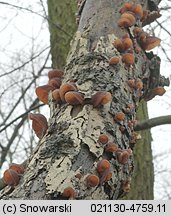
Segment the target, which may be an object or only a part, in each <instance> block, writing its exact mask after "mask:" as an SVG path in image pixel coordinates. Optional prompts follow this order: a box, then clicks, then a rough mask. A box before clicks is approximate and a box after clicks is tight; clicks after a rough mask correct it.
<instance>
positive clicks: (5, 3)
mask: <svg viewBox="0 0 171 216" xmlns="http://www.w3.org/2000/svg"><path fill="white" fill-rule="evenodd" d="M0 4H4V5H7V6H10V7H14V8H17V9H20V10H26V11H28V12H30V13H33V14H36V15H38V16H40V17H42V18H43V19H46V20H48V22H50V23H52V24H53V25H54V26H55V27H56V28H58V29H59V30H60V31H62V32H63V33H64V34H66V35H67V36H68V37H70V38H72V35H70V34H69V33H68V32H67V31H65V29H63V28H61V26H59V25H58V24H56V23H53V22H52V21H51V20H49V18H48V17H44V16H43V15H41V14H39V13H37V12H35V11H33V10H31V9H29V8H24V7H21V6H18V5H13V4H10V3H7V2H2V1H1V2H0Z"/></svg>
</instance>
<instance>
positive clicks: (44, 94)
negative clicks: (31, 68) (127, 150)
mask: <svg viewBox="0 0 171 216" xmlns="http://www.w3.org/2000/svg"><path fill="white" fill-rule="evenodd" d="M52 90H54V87H52V86H50V85H43V86H39V87H37V88H36V90H35V92H36V95H37V97H38V98H39V100H40V101H42V102H43V103H44V104H48V94H49V92H50V91H52Z"/></svg>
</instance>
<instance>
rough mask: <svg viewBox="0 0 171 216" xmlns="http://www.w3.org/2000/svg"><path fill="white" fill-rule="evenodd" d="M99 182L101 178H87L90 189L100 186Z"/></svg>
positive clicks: (94, 176) (90, 176)
mask: <svg viewBox="0 0 171 216" xmlns="http://www.w3.org/2000/svg"><path fill="white" fill-rule="evenodd" d="M99 182H100V180H99V177H98V176H96V175H88V176H87V177H86V184H87V186H88V187H96V186H98V184H99Z"/></svg>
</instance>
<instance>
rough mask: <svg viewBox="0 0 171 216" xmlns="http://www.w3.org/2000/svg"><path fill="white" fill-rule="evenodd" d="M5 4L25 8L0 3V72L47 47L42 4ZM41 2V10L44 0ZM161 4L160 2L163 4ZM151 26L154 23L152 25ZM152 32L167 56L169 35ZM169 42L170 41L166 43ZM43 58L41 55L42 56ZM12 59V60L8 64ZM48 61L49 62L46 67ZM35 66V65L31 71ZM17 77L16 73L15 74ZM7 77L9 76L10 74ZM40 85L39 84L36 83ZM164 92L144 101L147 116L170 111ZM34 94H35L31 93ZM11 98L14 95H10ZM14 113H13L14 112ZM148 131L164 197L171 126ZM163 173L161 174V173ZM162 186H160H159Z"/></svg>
mask: <svg viewBox="0 0 171 216" xmlns="http://www.w3.org/2000/svg"><path fill="white" fill-rule="evenodd" d="M4 2H6V3H12V4H14V5H20V6H21V7H25V5H26V8H27V10H16V9H14V8H13V7H9V6H4V5H0V11H1V13H0V41H1V43H0V56H1V60H0V61H1V63H0V64H2V65H3V67H2V65H1V66H0V75H1V73H4V72H5V71H6V70H7V71H8V68H9V65H12V66H13V67H15V66H16V67H17V65H18V64H17V62H16V60H17V59H18V57H19V58H20V60H21V62H23V61H24V60H26V59H27V58H28V55H29V53H36V52H39V51H40V50H41V49H42V47H43V48H45V47H47V46H49V31H48V25H47V23H46V22H45V21H44V20H43V19H42V17H41V16H40V15H37V14H42V11H43V7H42V6H41V4H40V2H41V1H39V0H35V1H31V3H30V6H29V3H28V2H27V1H22V0H13V1H10V0H6V1H4ZM42 2H44V6H45V10H47V8H46V1H45V0H44V1H42ZM163 5H164V4H163ZM32 9H33V10H34V12H36V13H37V14H36V13H34V14H33V13H31V12H29V10H32ZM166 17H167V14H165V15H164V16H163V17H162V18H160V19H159V21H161V22H162V21H163V20H165V19H166ZM169 25H171V20H170V19H169V20H167V22H166V27H167V26H169ZM154 26H155V24H154ZM156 34H157V35H159V36H160V38H161V39H162V41H163V42H162V43H161V45H162V46H165V47H166V49H167V53H168V55H169V53H170V48H169V46H168V44H169V43H170V42H171V41H170V40H171V37H170V38H169V37H168V34H166V32H164V31H162V32H161V31H160V30H159V29H158V28H156ZM170 44H171V43H170ZM154 52H155V53H157V54H158V55H159V56H160V57H161V59H162V63H161V73H162V75H165V76H166V77H170V76H171V70H170V68H171V63H169V62H168V60H167V59H166V57H165V55H164V53H163V52H162V51H161V49H160V48H157V49H155V50H154ZM42 58H43V57H42ZM11 61H12V63H11ZM50 65H51V63H50V62H49V66H50ZM36 69H38V68H36V67H35V70H36ZM18 76H19V77H20V75H18ZM10 79H12V78H11V77H10ZM0 80H1V86H0V94H1V92H2V91H3V89H4V88H6V86H7V85H8V80H6V77H3V78H0ZM43 81H44V80H43V79H42V80H40V82H42V83H43ZM39 84H40V83H39ZM166 90H167V92H166V94H165V95H164V96H163V97H159V96H158V97H155V98H154V99H153V100H151V101H150V102H148V112H149V117H150V118H153V117H157V116H161V115H170V114H171V111H170V110H171V109H170V106H171V100H170V98H171V89H170V87H168V88H166ZM33 96H34V97H36V96H35V95H33ZM11 97H14V95H13V96H11ZM0 106H1V108H3V107H4V106H6V104H3V102H2V101H0ZM43 112H45V113H46V114H47V115H48V113H47V112H48V111H47V110H46V109H45V110H44V111H43ZM16 115H17V114H16ZM151 132H152V138H153V141H152V150H153V156H154V158H155V160H154V167H155V174H156V175H155V199H165V194H166V191H165V188H166V186H167V185H168V182H167V179H168V176H169V172H168V170H169V171H170V175H171V157H170V155H169V153H170V152H171V145H170V140H171V125H164V126H158V127H155V128H153V129H152V130H151ZM4 166H5V165H4ZM163 173H164V175H163ZM163 188H164V189H163ZM168 192H169V193H171V185H170V187H168Z"/></svg>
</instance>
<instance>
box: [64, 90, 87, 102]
mask: <svg viewBox="0 0 171 216" xmlns="http://www.w3.org/2000/svg"><path fill="white" fill-rule="evenodd" d="M64 98H65V101H66V102H67V103H68V104H70V105H78V104H82V105H83V102H84V95H83V94H81V93H79V92H75V91H69V92H67V93H66V94H65V96H64Z"/></svg>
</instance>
